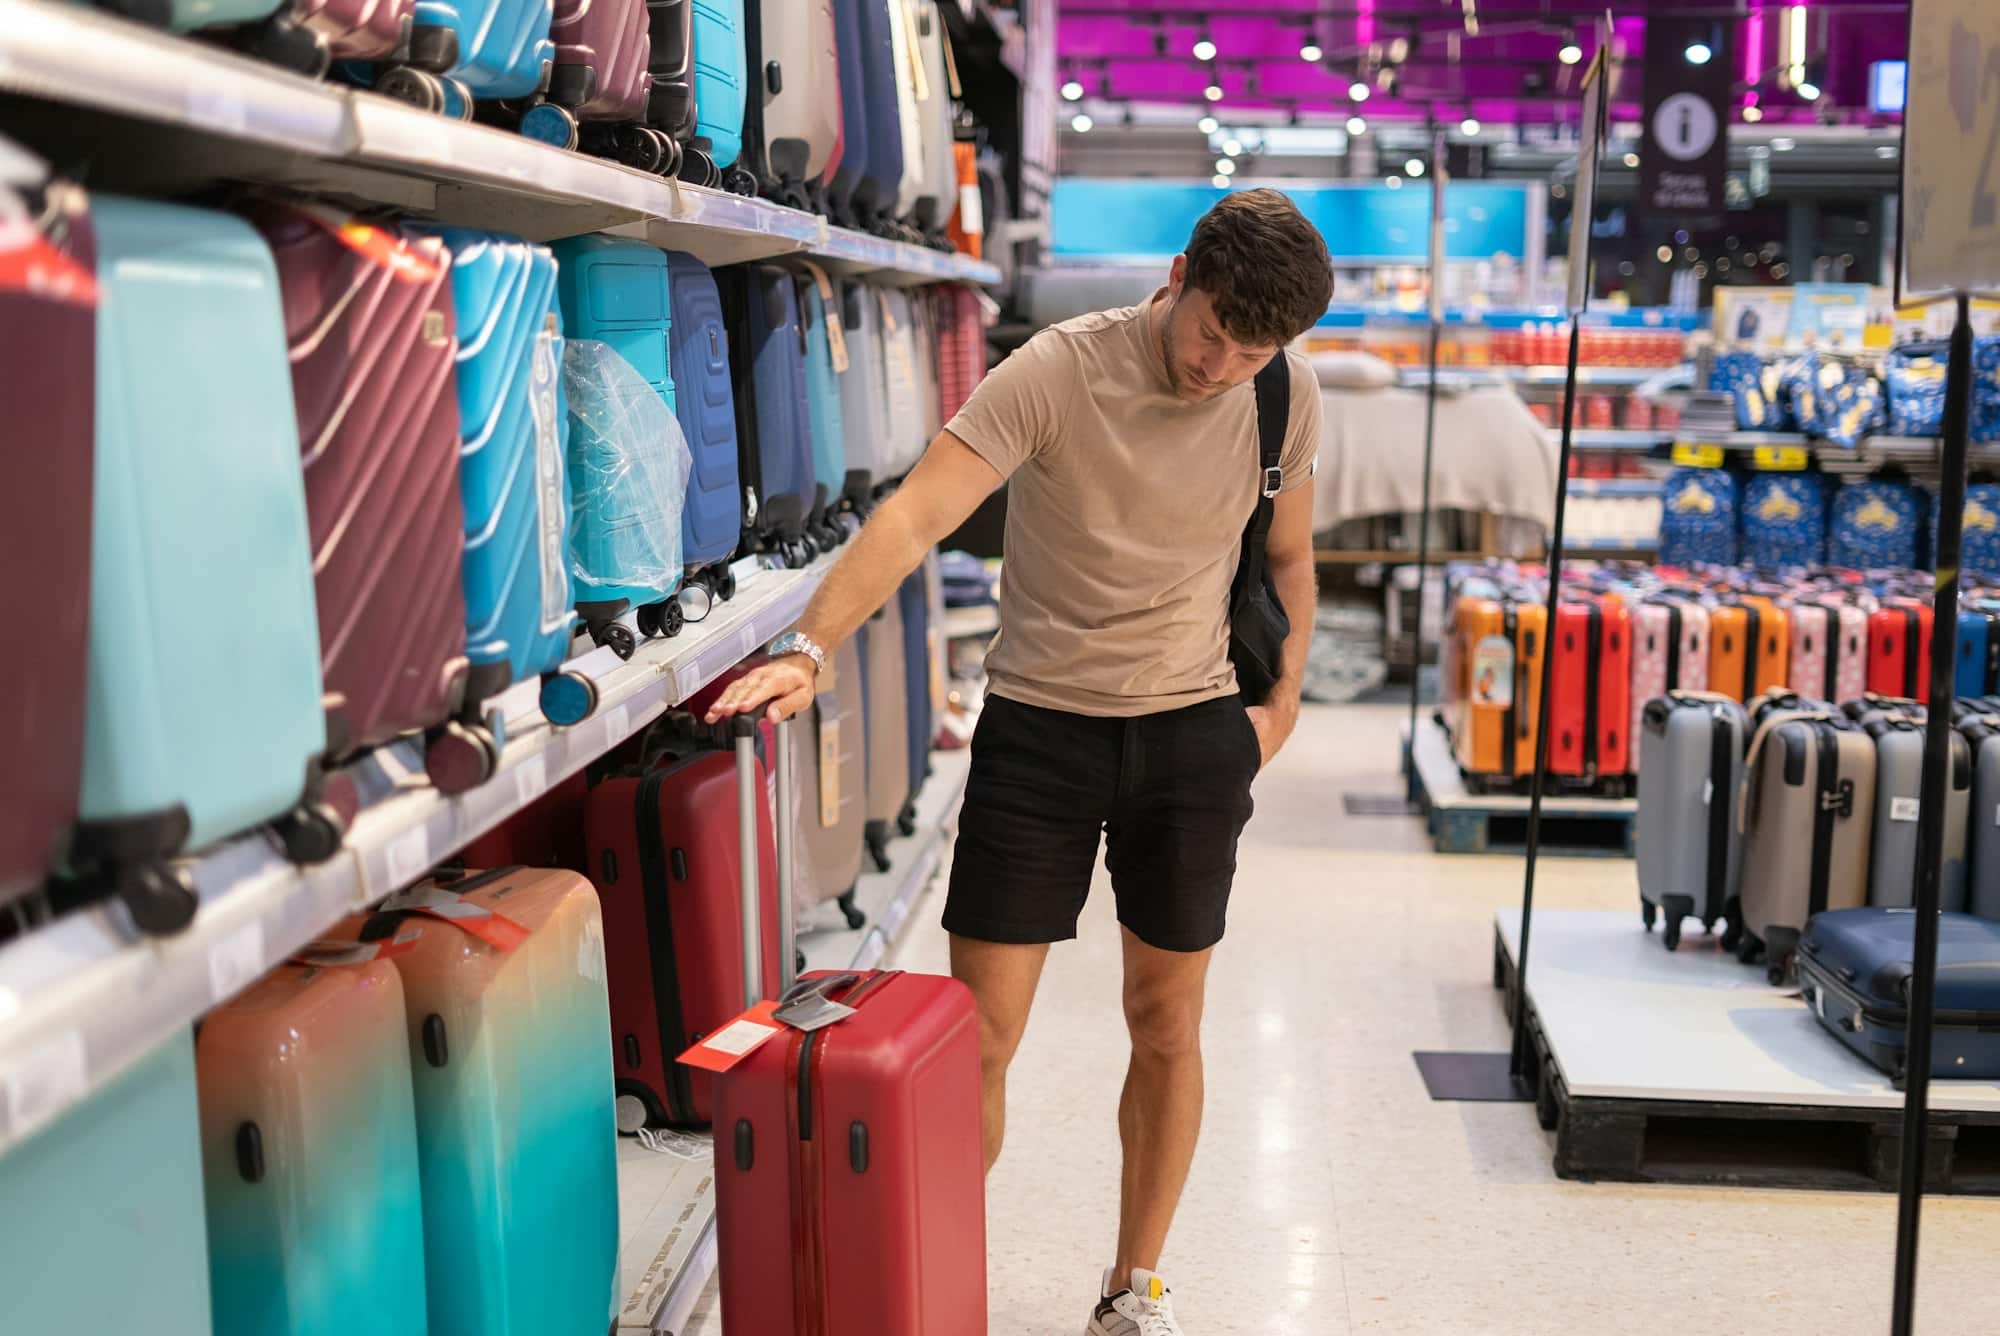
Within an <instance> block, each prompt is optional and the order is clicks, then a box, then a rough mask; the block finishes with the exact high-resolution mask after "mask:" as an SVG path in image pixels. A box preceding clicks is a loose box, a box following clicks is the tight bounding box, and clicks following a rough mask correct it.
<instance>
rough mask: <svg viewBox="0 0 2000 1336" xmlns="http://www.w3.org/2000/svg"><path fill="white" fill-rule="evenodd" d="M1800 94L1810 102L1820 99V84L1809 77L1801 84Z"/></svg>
mask: <svg viewBox="0 0 2000 1336" xmlns="http://www.w3.org/2000/svg"><path fill="white" fill-rule="evenodd" d="M1799 96H1800V97H1802V98H1804V99H1805V100H1806V101H1808V102H1817V101H1819V85H1818V84H1816V83H1814V82H1812V80H1810V79H1808V80H1807V81H1806V82H1804V83H1802V84H1800V85H1799Z"/></svg>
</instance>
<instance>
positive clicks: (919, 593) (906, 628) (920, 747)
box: [896, 553, 937, 836]
mask: <svg viewBox="0 0 2000 1336" xmlns="http://www.w3.org/2000/svg"><path fill="white" fill-rule="evenodd" d="M935 559H936V556H935V553H932V554H929V555H926V556H925V557H924V563H925V564H924V565H921V566H918V567H917V569H916V570H915V571H913V572H911V573H910V575H909V577H908V578H907V579H905V580H904V581H903V584H902V587H901V588H900V589H898V590H897V591H896V599H897V602H898V605H899V606H900V608H901V611H902V614H903V696H904V699H905V701H906V703H907V704H908V706H909V711H910V733H909V741H910V797H909V801H908V802H907V803H905V804H904V806H903V814H902V816H901V818H900V819H899V821H898V823H897V824H898V826H899V827H900V829H901V830H902V832H903V834H904V835H906V836H907V835H914V834H916V831H917V794H918V793H919V792H921V791H922V789H923V787H924V779H925V777H926V776H928V775H929V774H930V769H931V742H932V741H933V739H935V738H936V737H937V721H936V719H935V717H934V712H933V711H932V708H931V706H932V699H931V597H930V584H929V573H928V571H927V569H926V568H927V566H928V565H929V563H930V562H932V561H934V560H935Z"/></svg>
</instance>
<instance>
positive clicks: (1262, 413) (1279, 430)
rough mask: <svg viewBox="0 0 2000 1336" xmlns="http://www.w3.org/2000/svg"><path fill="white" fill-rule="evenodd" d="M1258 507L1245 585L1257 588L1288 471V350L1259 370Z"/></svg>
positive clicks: (1246, 544)
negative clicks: (1285, 467)
mask: <svg viewBox="0 0 2000 1336" xmlns="http://www.w3.org/2000/svg"><path fill="white" fill-rule="evenodd" d="M1256 387H1257V509H1256V510H1255V511H1253V512H1251V515H1250V527H1249V528H1247V529H1245V530H1244V531H1243V560H1242V564H1241V570H1242V571H1243V572H1244V576H1243V577H1242V584H1243V587H1244V588H1246V589H1255V588H1256V587H1257V584H1258V582H1259V581H1261V580H1262V579H1263V578H1264V540H1265V539H1266V538H1267V537H1269V535H1270V532H1271V514H1272V511H1273V510H1274V509H1275V502H1276V499H1277V495H1278V489H1279V488H1281V487H1283V486H1284V483H1285V473H1284V470H1283V469H1282V468H1281V467H1280V466H1279V462H1278V461H1279V459H1280V457H1281V456H1282V455H1283V454H1284V451H1285V432H1286V430H1287V429H1288V428H1289V427H1290V426H1291V416H1292V372H1291V368H1290V367H1289V366H1288V365H1287V364H1286V362H1285V350H1284V349H1283V348H1280V349H1279V350H1278V352H1277V355H1276V356H1274V357H1273V358H1272V359H1271V360H1270V361H1268V362H1266V363H1264V367H1263V369H1262V370H1261V371H1259V372H1258V373H1257V380H1256Z"/></svg>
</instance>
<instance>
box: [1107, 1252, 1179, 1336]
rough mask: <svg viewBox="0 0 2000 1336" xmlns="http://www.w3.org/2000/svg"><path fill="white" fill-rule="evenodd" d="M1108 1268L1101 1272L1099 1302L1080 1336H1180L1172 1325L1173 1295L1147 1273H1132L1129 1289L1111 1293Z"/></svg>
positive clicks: (1161, 1281)
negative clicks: (1102, 1275) (1102, 1281)
mask: <svg viewBox="0 0 2000 1336" xmlns="http://www.w3.org/2000/svg"><path fill="white" fill-rule="evenodd" d="M1112 1284H1113V1281H1112V1277H1111V1271H1110V1269H1109V1268H1106V1269H1105V1272H1104V1290H1103V1295H1104V1297H1103V1299H1102V1301H1101V1302H1099V1303H1098V1305H1097V1311H1096V1312H1095V1313H1092V1314H1091V1315H1090V1325H1089V1326H1088V1327H1085V1328H1084V1330H1083V1336H1183V1333H1182V1332H1181V1328H1180V1324H1179V1323H1178V1322H1175V1321H1174V1298H1173V1291H1172V1290H1170V1289H1168V1288H1167V1282H1166V1281H1164V1280H1162V1279H1161V1278H1160V1277H1159V1276H1157V1275H1155V1274H1153V1273H1152V1272H1151V1271H1141V1270H1139V1269H1138V1268H1137V1267H1134V1268H1133V1270H1132V1284H1131V1287H1130V1288H1129V1289H1121V1290H1119V1291H1117V1292H1116V1293H1113V1292H1112V1289H1111V1286H1112Z"/></svg>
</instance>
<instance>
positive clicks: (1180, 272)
mask: <svg viewBox="0 0 2000 1336" xmlns="http://www.w3.org/2000/svg"><path fill="white" fill-rule="evenodd" d="M1186 284H1187V256H1185V255H1176V256H1175V257H1174V264H1173V268H1171V269H1170V270H1168V271H1167V290H1168V292H1170V293H1171V294H1172V295H1173V296H1176V297H1178V296H1180V295H1181V289H1182V288H1183V287H1185V286H1186Z"/></svg>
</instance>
